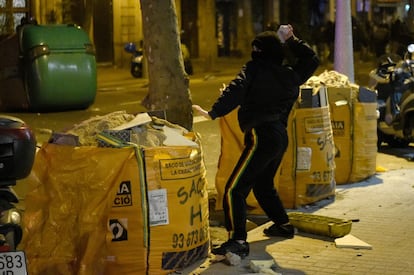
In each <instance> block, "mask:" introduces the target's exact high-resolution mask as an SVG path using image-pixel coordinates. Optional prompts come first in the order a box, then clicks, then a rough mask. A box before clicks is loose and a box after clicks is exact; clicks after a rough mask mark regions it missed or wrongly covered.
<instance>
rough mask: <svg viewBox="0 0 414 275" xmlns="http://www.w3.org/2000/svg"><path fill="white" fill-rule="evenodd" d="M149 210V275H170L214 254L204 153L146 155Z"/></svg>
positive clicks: (159, 150)
mask: <svg viewBox="0 0 414 275" xmlns="http://www.w3.org/2000/svg"><path fill="white" fill-rule="evenodd" d="M144 156H145V174H146V181H147V185H148V204H149V216H150V218H149V226H150V244H149V255H148V261H149V274H168V273H170V272H171V271H173V270H177V269H180V268H183V267H186V266H188V265H190V264H192V263H193V262H194V261H196V260H199V259H202V258H205V257H206V256H207V254H208V251H209V243H210V242H209V239H210V238H209V224H208V217H209V212H208V210H209V209H208V193H207V181H206V177H205V175H206V171H205V167H204V162H203V156H202V154H201V150H200V147H184V146H169V147H153V148H147V149H145V150H144Z"/></svg>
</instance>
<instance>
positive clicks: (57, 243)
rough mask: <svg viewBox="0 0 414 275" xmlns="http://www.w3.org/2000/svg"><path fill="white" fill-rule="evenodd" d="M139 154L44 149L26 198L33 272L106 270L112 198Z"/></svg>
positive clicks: (26, 233) (26, 232)
mask: <svg viewBox="0 0 414 275" xmlns="http://www.w3.org/2000/svg"><path fill="white" fill-rule="evenodd" d="M135 159H136V158H135V150H134V149H133V148H124V149H114V148H98V147H88V146H84V147H72V146H63V145H55V144H45V145H43V146H42V147H41V148H40V150H39V151H38V153H37V155H36V159H35V163H34V166H33V169H32V173H31V175H30V176H29V178H28V179H27V181H26V182H27V183H28V185H29V186H28V193H27V195H26V197H25V201H24V202H25V207H26V209H25V213H24V216H23V230H24V231H23V240H22V242H21V249H23V250H24V251H25V253H26V256H27V259H28V269H29V274H46V275H47V274H61V275H64V274H68V275H69V274H70V275H73V274H85V275H90V274H103V271H104V269H105V257H106V255H107V253H108V250H107V247H106V236H107V231H108V226H107V222H108V212H109V211H110V208H111V203H108V201H109V202H112V201H113V200H114V194H115V191H114V190H115V189H117V188H118V187H119V183H120V181H124V180H125V179H124V178H123V177H121V176H122V171H123V169H124V167H125V165H126V164H127V163H128V162H131V161H132V162H135V163H136V160H135ZM135 167H137V165H136V164H135ZM134 173H138V169H136V171H135V172H134ZM138 214H140V213H138ZM140 243H142V241H140ZM141 246H142V244H141ZM140 256H141V258H138V257H137V260H138V261H142V255H140Z"/></svg>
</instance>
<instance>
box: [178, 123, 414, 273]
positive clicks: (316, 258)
mask: <svg viewBox="0 0 414 275" xmlns="http://www.w3.org/2000/svg"><path fill="white" fill-rule="evenodd" d="M194 127H195V130H196V131H197V132H199V133H200V135H201V138H202V142H203V147H204V151H205V152H206V153H205V155H206V166H207V171H208V172H207V177H208V180H209V187H210V188H214V174H215V170H214V169H215V166H214V165H216V164H217V159H216V160H215V164H214V159H215V158H216V157H217V156H212V155H214V154H217V151H218V150H219V149H217V144H220V143H219V142H220V141H219V136H217V135H216V134H217V133H218V132H217V131H219V129H218V126H217V125H216V122H215V121H204V122H199V123H196V124H195V126H194ZM218 153H219V152H218ZM377 165H378V166H381V167H384V168H385V169H386V170H388V171H387V172H383V173H377V174H376V175H374V176H372V177H370V178H369V179H367V180H365V181H362V182H359V183H352V184H346V185H337V187H336V196H335V198H334V199H331V200H328V199H327V200H323V201H320V202H318V203H315V204H312V205H309V206H306V207H302V208H299V209H294V210H290V211H299V212H306V213H313V214H318V215H324V216H329V217H335V218H343V219H348V220H358V222H354V223H353V224H352V230H351V233H350V234H351V235H353V236H355V237H356V238H358V239H360V240H362V241H363V242H366V243H368V244H369V245H371V246H372V249H371V250H367V249H353V248H337V247H336V246H335V242H334V239H331V238H327V237H322V236H318V235H314V234H306V233H301V232H299V233H298V234H297V235H296V236H295V238H294V239H290V240H283V239H280V238H268V237H266V236H264V235H263V233H262V232H263V229H264V228H266V227H268V226H269V225H270V224H271V223H268V224H263V225H261V226H259V227H257V228H255V229H253V230H251V231H250V232H249V233H248V241H249V243H250V251H251V252H250V255H249V257H247V258H245V259H244V260H243V261H242V262H241V264H240V265H237V266H229V265H226V264H225V263H214V264H212V263H210V260H211V259H210V258H208V259H206V260H205V261H202V262H199V263H196V264H194V265H192V266H191V267H189V268H186V269H185V270H183V271H182V273H181V274H203V275H204V274H205V275H209V274H224V275H225V274H229V275H230V274H249V273H252V270H251V269H250V268H249V263H250V261H251V260H272V259H273V260H274V262H275V263H276V265H275V266H274V268H273V270H274V271H275V272H277V273H280V274H284V275H285V274H407V275H408V274H412V270H414V238H413V235H414V215H413V211H414V204H413V201H414V188H413V187H414V186H413V183H412V178H413V177H414V162H410V163H408V167H412V168H408V169H396V167H394V166H392V164H391V163H390V164H388V163H386V162H385V161H384V160H383V159H382V157H381V155H379V156H378V157H377ZM397 168H398V167H397ZM212 169H213V171H211V170H212ZM392 169H393V170H392ZM211 181H212V182H213V184H212V182H211ZM212 185H213V186H212ZM214 230H220V229H217V228H214ZM222 230H223V233H224V229H222ZM212 241H213V242H215V241H217V240H214V239H212Z"/></svg>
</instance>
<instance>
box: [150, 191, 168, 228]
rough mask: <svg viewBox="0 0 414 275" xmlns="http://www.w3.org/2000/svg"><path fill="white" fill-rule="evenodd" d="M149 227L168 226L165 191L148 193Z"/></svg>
mask: <svg viewBox="0 0 414 275" xmlns="http://www.w3.org/2000/svg"><path fill="white" fill-rule="evenodd" d="M148 201H149V216H150V217H149V218H150V226H156V225H165V224H169V219H168V201H167V189H157V190H150V191H148Z"/></svg>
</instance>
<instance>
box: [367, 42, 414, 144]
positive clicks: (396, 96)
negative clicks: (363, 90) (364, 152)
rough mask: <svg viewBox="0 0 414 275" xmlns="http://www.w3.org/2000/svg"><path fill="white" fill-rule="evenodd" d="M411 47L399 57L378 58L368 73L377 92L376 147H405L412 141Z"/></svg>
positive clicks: (413, 62)
mask: <svg viewBox="0 0 414 275" xmlns="http://www.w3.org/2000/svg"><path fill="white" fill-rule="evenodd" d="M413 52H414V44H412V45H409V46H408V47H407V53H406V54H405V56H404V57H403V58H401V57H399V56H397V55H392V54H389V55H384V56H382V57H380V60H379V65H378V67H377V68H376V69H375V70H372V71H371V73H370V78H371V80H372V81H373V89H375V90H376V91H377V93H378V99H377V102H378V126H377V133H378V146H379V147H380V146H381V144H382V142H385V143H387V144H388V145H389V146H392V147H406V146H408V145H409V143H411V142H413V141H414V133H413V129H414V69H413V67H414V60H412V58H411V55H412V53H413Z"/></svg>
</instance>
